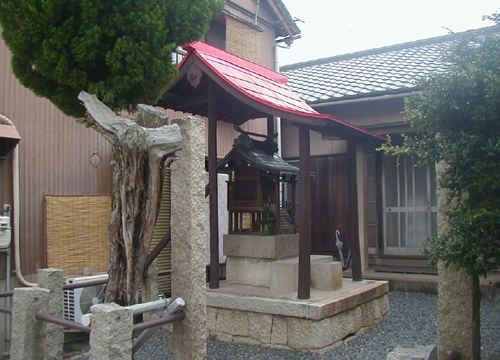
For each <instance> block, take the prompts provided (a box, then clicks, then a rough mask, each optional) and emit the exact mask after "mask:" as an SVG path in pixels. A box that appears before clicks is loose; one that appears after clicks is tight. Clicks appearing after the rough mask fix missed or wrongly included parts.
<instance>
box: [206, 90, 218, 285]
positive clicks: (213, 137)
mask: <svg viewBox="0 0 500 360" xmlns="http://www.w3.org/2000/svg"><path fill="white" fill-rule="evenodd" d="M208 182H209V188H210V194H209V204H210V205H209V206H210V279H209V287H210V289H218V288H219V204H218V202H219V195H218V194H219V189H218V186H217V109H216V106H215V86H214V84H213V83H210V86H209V89H208Z"/></svg>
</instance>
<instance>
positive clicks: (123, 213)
mask: <svg viewBox="0 0 500 360" xmlns="http://www.w3.org/2000/svg"><path fill="white" fill-rule="evenodd" d="M78 98H79V99H80V100H81V101H82V103H83V105H84V106H85V108H86V109H87V116H86V118H84V119H80V120H79V122H82V123H84V124H85V125H86V126H87V127H92V128H94V129H95V130H96V131H97V132H99V133H100V134H101V135H103V136H104V137H105V138H106V139H107V140H108V141H109V142H110V143H111V146H112V150H113V162H112V165H113V195H112V204H113V209H112V215H111V221H110V223H109V226H108V232H109V244H110V261H109V267H108V273H109V280H108V285H107V288H106V296H105V301H106V302H115V303H117V304H120V305H131V304H135V303H137V302H138V294H139V284H140V280H141V277H142V274H143V271H144V266H145V262H146V257H147V254H148V250H149V245H150V242H151V238H152V235H153V228H154V225H155V222H156V218H157V216H158V211H159V206H160V203H161V194H162V188H163V176H164V173H165V167H166V166H167V163H168V162H172V161H173V160H174V159H175V158H174V157H173V155H174V153H175V151H177V150H179V149H181V147H182V136H181V133H180V129H179V127H178V126H177V125H170V126H168V125H163V126H160V127H155V128H151V127H147V126H158V125H161V124H165V123H166V116H165V115H164V114H163V113H161V112H160V111H158V110H156V109H155V108H153V107H151V106H147V105H140V111H139V116H138V119H137V120H136V121H133V120H130V119H127V118H123V117H120V116H117V115H116V114H114V113H113V111H111V109H109V108H108V107H107V106H106V105H104V104H103V103H102V102H101V101H99V100H98V99H97V98H96V97H95V96H94V95H91V94H88V93H86V92H84V91H82V92H81V93H80V94H79V96H78ZM141 125H143V126H141Z"/></svg>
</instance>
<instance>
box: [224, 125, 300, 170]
mask: <svg viewBox="0 0 500 360" xmlns="http://www.w3.org/2000/svg"><path fill="white" fill-rule="evenodd" d="M271 140H272V139H270V140H268V141H258V140H254V139H250V138H249V137H248V136H246V135H240V137H239V138H238V139H237V140H236V141H235V144H234V146H233V149H232V150H231V151H230V152H229V153H228V154H227V155H226V156H225V157H224V159H222V160H221V161H219V164H218V167H219V168H222V167H224V166H225V165H226V164H228V163H229V162H231V161H232V160H243V161H244V162H246V163H248V164H250V165H252V166H255V167H257V168H259V169H261V170H265V171H269V172H272V173H278V174H280V175H299V172H300V169H299V168H298V167H296V166H293V165H291V164H289V163H287V162H286V161H285V160H283V159H282V158H281V157H279V156H278V153H277V152H276V151H275V150H277V148H276V147H275V145H276V144H275V143H274V142H273V141H271Z"/></svg>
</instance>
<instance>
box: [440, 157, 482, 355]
mask: <svg viewBox="0 0 500 360" xmlns="http://www.w3.org/2000/svg"><path fill="white" fill-rule="evenodd" d="M445 169H446V165H445V164H443V163H439V164H436V174H437V178H438V189H437V198H438V236H443V235H444V234H446V233H447V232H448V229H449V224H448V222H447V219H446V216H445V215H444V212H445V211H446V210H447V208H448V193H447V189H443V188H441V187H440V186H439V182H440V179H441V176H442V174H443V172H444V170H445ZM438 273H439V283H438V294H439V295H438V359H439V360H442V359H446V357H447V356H448V354H449V352H450V351H456V352H458V353H459V354H460V358H461V359H462V360H479V359H480V358H481V334H480V321H479V317H480V301H481V292H480V289H479V278H478V277H477V276H472V275H470V274H468V273H467V272H466V271H465V270H456V269H450V268H445V267H444V264H443V263H440V264H439V265H438Z"/></svg>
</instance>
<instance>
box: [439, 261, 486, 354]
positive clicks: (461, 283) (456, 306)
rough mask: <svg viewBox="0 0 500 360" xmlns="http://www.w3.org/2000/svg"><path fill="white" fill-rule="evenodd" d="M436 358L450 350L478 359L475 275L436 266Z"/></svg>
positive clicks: (478, 297)
mask: <svg viewBox="0 0 500 360" xmlns="http://www.w3.org/2000/svg"><path fill="white" fill-rule="evenodd" d="M438 271H439V284H438V293H439V296H438V359H446V358H447V355H448V353H449V352H450V351H456V352H458V353H459V354H460V359H462V360H479V359H481V336H480V321H479V316H480V309H479V307H480V297H481V293H480V289H479V278H478V277H477V276H472V275H469V274H468V273H467V272H466V271H465V270H455V269H449V268H446V269H445V268H444V266H443V264H442V263H440V264H439V266H438Z"/></svg>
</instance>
